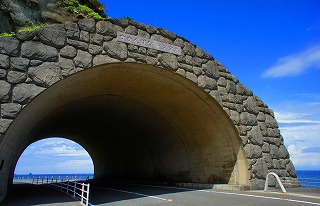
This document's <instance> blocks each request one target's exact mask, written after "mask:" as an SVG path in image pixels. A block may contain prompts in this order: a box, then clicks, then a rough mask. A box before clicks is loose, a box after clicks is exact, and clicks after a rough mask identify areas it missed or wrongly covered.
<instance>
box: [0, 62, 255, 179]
mask: <svg viewBox="0 0 320 206" xmlns="http://www.w3.org/2000/svg"><path fill="white" fill-rule="evenodd" d="M52 136H59V137H64V138H68V139H70V140H72V141H75V142H77V143H79V144H80V145H81V146H83V147H84V148H85V149H86V150H87V151H88V153H89V154H90V156H91V158H92V160H93V163H94V177H95V178H96V179H103V180H110V181H141V182H142V181H148V182H172V183H176V182H198V183H219V184H243V185H248V180H249V177H248V174H247V173H248V169H247V168H248V166H247V160H246V155H245V152H244V149H243V146H242V143H241V140H240V137H239V134H238V132H237V130H236V128H235V126H234V124H233V122H232V121H231V120H230V118H229V117H228V115H227V114H226V113H225V111H224V110H223V109H222V107H221V106H220V105H219V104H218V103H217V102H216V101H215V100H214V99H213V98H212V97H211V96H209V95H208V94H207V93H206V92H205V91H204V90H202V89H201V88H199V87H198V86H197V85H196V84H195V83H193V82H192V81H190V80H188V79H186V78H184V77H182V76H181V75H179V74H176V73H173V72H171V71H169V70H166V69H163V68H160V67H157V66H153V65H148V64H140V63H112V64H104V65H100V66H96V67H93V68H90V69H86V70H83V71H81V72H78V73H76V74H73V75H71V76H69V77H66V78H65V79H63V80H60V81H58V82H57V83H55V84H54V85H52V86H51V87H49V88H48V89H46V90H45V91H43V92H42V93H41V94H40V95H38V96H37V97H36V98H34V99H33V100H32V101H31V102H30V103H29V104H28V105H27V106H26V107H25V108H24V109H23V110H22V111H21V112H20V114H19V115H18V117H17V118H16V119H15V120H14V121H13V123H12V124H11V126H10V128H9V129H8V131H7V132H6V136H5V139H6V141H7V142H11V146H10V148H11V149H12V151H11V152H10V151H9V152H8V153H10V155H8V158H7V159H6V161H10V162H11V164H10V165H11V166H10V167H9V169H10V171H9V174H10V177H9V178H8V179H9V180H10V181H12V177H13V173H14V169H15V165H16V163H17V161H18V159H19V157H20V155H21V154H22V152H23V151H24V150H25V148H26V147H28V146H29V145H30V144H32V143H33V142H35V141H38V140H40V139H44V138H47V137H52ZM8 184H9V185H10V184H11V183H10V182H9V183H8Z"/></svg>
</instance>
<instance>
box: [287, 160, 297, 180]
mask: <svg viewBox="0 0 320 206" xmlns="http://www.w3.org/2000/svg"><path fill="white" fill-rule="evenodd" d="M286 169H287V172H288V173H289V175H290V176H291V177H294V178H296V177H297V172H296V169H295V168H294V166H293V164H292V162H291V161H290V162H289V164H287V167H286Z"/></svg>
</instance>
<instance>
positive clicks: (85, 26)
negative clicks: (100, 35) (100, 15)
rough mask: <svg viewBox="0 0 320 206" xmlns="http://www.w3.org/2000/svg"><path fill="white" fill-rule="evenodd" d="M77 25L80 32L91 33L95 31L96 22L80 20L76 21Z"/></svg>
mask: <svg viewBox="0 0 320 206" xmlns="http://www.w3.org/2000/svg"><path fill="white" fill-rule="evenodd" d="M78 25H79V28H80V29H81V30H85V31H88V32H90V33H93V32H95V30H96V27H95V26H96V21H95V20H94V19H80V20H79V21H78Z"/></svg>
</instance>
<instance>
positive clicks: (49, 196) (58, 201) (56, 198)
mask: <svg viewBox="0 0 320 206" xmlns="http://www.w3.org/2000/svg"><path fill="white" fill-rule="evenodd" d="M41 204H47V205H70V206H71V205H79V201H77V200H75V199H73V198H71V197H70V196H68V195H67V194H65V193H62V192H60V191H57V190H54V189H52V188H49V187H45V186H41V185H33V184H30V183H20V182H19V183H14V184H13V185H12V188H11V191H10V193H9V194H8V196H7V197H6V198H5V199H4V201H3V202H1V205H2V206H13V205H14V206H27V205H41Z"/></svg>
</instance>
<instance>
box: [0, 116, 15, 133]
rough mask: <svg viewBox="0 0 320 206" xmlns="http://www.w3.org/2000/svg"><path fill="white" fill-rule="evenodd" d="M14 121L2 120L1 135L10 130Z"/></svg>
mask: <svg viewBox="0 0 320 206" xmlns="http://www.w3.org/2000/svg"><path fill="white" fill-rule="evenodd" d="M12 121H13V120H11V119H0V133H1V134H4V133H5V132H6V131H7V129H8V128H9V126H10V124H11V122H12Z"/></svg>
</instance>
